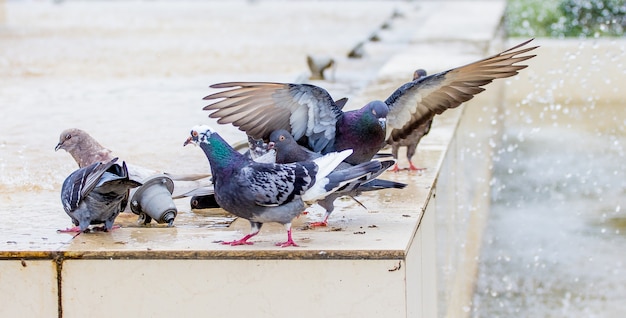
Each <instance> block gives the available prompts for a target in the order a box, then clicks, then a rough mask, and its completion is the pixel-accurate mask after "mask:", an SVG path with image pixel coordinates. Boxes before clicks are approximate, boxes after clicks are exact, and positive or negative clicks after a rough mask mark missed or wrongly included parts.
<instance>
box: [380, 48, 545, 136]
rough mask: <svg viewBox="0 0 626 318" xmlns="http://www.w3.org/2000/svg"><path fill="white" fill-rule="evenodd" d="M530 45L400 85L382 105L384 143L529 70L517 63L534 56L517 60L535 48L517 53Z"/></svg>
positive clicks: (405, 134)
mask: <svg viewBox="0 0 626 318" xmlns="http://www.w3.org/2000/svg"><path fill="white" fill-rule="evenodd" d="M530 41H532V39H531V40H528V41H526V42H524V43H521V44H519V45H516V46H515V47H512V48H510V49H508V50H506V51H504V52H501V53H499V54H496V55H493V56H491V57H487V58H485V59H482V60H480V61H477V62H474V63H470V64H467V65H465V66H461V67H457V68H453V69H451V70H447V71H444V72H441V73H437V74H433V75H430V76H425V77H421V78H419V79H417V80H414V81H412V82H409V83H406V84H404V85H402V86H401V87H400V88H398V89H397V90H396V91H395V92H393V94H391V96H389V98H387V100H386V101H385V103H386V104H387V105H388V106H389V114H388V115H387V125H388V128H390V129H387V141H388V142H391V141H399V140H401V139H404V138H405V137H406V136H408V135H409V134H410V133H411V132H412V131H413V130H414V129H415V128H417V127H418V126H419V125H420V124H423V123H425V122H426V121H428V120H429V119H431V118H432V117H433V116H435V115H436V114H441V113H442V112H444V111H445V110H446V109H449V108H455V107H457V106H459V105H460V104H461V103H463V102H466V101H468V100H470V99H472V98H473V97H474V95H476V94H478V93H480V92H482V91H484V90H485V89H484V88H482V87H481V86H484V85H487V84H489V83H491V82H492V81H493V80H494V79H498V78H506V77H511V76H514V75H516V74H517V73H518V71H519V70H521V69H524V68H526V67H527V66H528V65H517V63H520V62H522V61H525V60H528V59H530V58H533V57H535V56H536V55H523V56H520V55H521V54H524V53H526V52H529V51H531V50H534V49H535V48H537V46H534V47H529V48H522V49H520V48H521V47H522V46H524V45H526V44H528V43H529V42H530ZM518 49H519V50H518Z"/></svg>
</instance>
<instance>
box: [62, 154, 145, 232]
mask: <svg viewBox="0 0 626 318" xmlns="http://www.w3.org/2000/svg"><path fill="white" fill-rule="evenodd" d="M117 159H118V158H113V159H112V160H110V161H108V162H106V163H103V162H95V163H93V164H91V165H88V166H87V167H84V168H80V169H78V170H76V171H74V172H72V173H71V174H70V175H69V176H68V177H67V178H66V179H65V181H64V182H63V187H62V188H61V202H62V203H63V209H64V210H65V212H66V213H67V215H69V216H70V218H71V219H72V223H74V225H75V227H73V228H69V229H65V230H61V232H78V234H80V233H83V232H87V231H89V226H90V225H95V224H102V223H104V227H103V228H102V230H104V231H105V232H106V231H109V230H111V229H112V228H113V222H114V221H115V218H116V217H117V215H118V214H119V213H120V212H121V211H122V210H123V209H124V207H125V206H126V204H127V201H128V192H129V190H130V189H131V188H135V187H138V186H141V183H139V182H137V181H133V180H130V179H129V178H128V168H127V166H126V163H125V162H122V165H121V166H120V165H119V164H116V162H117Z"/></svg>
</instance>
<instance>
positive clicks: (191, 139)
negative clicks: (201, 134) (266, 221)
mask: <svg viewBox="0 0 626 318" xmlns="http://www.w3.org/2000/svg"><path fill="white" fill-rule="evenodd" d="M188 144H193V145H194V146H195V145H196V142H195V141H194V140H193V138H192V137H189V138H187V140H185V143H184V144H183V147H185V146H187V145H188Z"/></svg>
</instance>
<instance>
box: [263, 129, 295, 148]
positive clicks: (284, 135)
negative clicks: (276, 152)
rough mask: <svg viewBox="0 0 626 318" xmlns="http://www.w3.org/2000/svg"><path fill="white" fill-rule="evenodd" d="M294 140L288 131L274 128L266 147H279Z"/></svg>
mask: <svg viewBox="0 0 626 318" xmlns="http://www.w3.org/2000/svg"><path fill="white" fill-rule="evenodd" d="M295 142H296V141H295V139H293V136H291V134H290V133H289V132H288V131H286V130H284V129H279V130H274V131H273V132H272V133H271V134H270V142H269V143H268V144H267V147H268V149H273V148H280V147H281V145H289V144H291V143H295Z"/></svg>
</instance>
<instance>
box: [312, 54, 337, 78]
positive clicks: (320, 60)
mask: <svg viewBox="0 0 626 318" xmlns="http://www.w3.org/2000/svg"><path fill="white" fill-rule="evenodd" d="M306 63H307V65H308V66H309V70H310V71H311V75H310V76H309V79H310V80H323V79H325V78H326V77H325V76H324V71H325V70H326V69H332V70H333V79H334V77H335V75H334V74H335V72H334V71H335V60H334V59H333V58H331V57H329V56H313V55H307V56H306Z"/></svg>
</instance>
